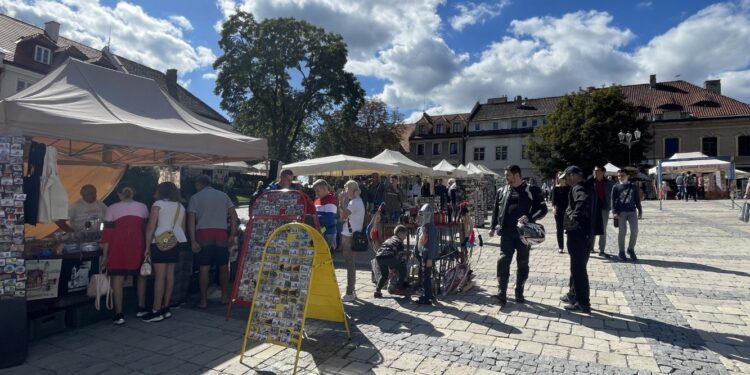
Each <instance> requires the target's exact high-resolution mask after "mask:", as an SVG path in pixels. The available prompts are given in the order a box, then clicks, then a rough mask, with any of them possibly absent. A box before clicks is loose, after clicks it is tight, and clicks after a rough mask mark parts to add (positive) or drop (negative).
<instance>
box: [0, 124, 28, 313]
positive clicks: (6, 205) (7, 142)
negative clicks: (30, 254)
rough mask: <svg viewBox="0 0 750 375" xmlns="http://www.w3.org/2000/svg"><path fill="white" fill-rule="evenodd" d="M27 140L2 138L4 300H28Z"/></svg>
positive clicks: (0, 293)
mask: <svg viewBox="0 0 750 375" xmlns="http://www.w3.org/2000/svg"><path fill="white" fill-rule="evenodd" d="M24 143H25V139H24V138H23V137H7V136H0V171H2V177H0V192H2V196H1V197H0V271H2V272H0V300H3V299H10V298H24V299H25V298H26V274H27V273H26V264H25V261H24V259H23V250H24V246H23V243H24V234H23V230H24V211H23V204H24V201H25V200H26V194H24V192H23V145H24Z"/></svg>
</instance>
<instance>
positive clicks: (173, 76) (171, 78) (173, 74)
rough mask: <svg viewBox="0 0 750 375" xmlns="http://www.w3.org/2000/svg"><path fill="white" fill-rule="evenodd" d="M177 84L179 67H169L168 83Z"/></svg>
mask: <svg viewBox="0 0 750 375" xmlns="http://www.w3.org/2000/svg"><path fill="white" fill-rule="evenodd" d="M176 84H177V69H167V85H176Z"/></svg>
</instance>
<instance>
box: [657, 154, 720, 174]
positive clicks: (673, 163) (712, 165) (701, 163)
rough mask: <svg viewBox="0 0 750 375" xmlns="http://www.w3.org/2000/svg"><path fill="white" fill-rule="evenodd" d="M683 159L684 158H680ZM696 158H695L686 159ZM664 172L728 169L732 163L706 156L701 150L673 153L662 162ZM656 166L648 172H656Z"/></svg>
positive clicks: (702, 171)
mask: <svg viewBox="0 0 750 375" xmlns="http://www.w3.org/2000/svg"><path fill="white" fill-rule="evenodd" d="M678 159H683V160H678ZM684 159H694V160H684ZM661 166H662V174H673V173H682V172H687V171H690V172H696V173H710V172H716V171H719V170H724V171H728V170H729V167H730V166H731V163H730V162H728V161H724V160H719V159H716V158H712V157H709V156H706V155H705V154H703V153H700V152H685V153H678V154H674V155H672V157H670V158H669V159H668V160H667V161H663V162H662V163H661ZM656 168H657V167H653V168H651V169H649V170H648V174H656Z"/></svg>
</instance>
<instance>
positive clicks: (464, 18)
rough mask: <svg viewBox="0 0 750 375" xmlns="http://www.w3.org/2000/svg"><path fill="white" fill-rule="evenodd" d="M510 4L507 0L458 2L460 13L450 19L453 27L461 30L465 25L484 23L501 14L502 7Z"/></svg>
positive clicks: (457, 7) (457, 6)
mask: <svg viewBox="0 0 750 375" xmlns="http://www.w3.org/2000/svg"><path fill="white" fill-rule="evenodd" d="M509 4H510V2H509V1H507V0H500V1H497V2H495V3H479V4H477V3H471V2H470V3H466V4H457V5H456V9H457V10H458V14H457V15H455V16H453V17H452V18H451V20H450V24H451V27H452V28H453V29H454V30H458V31H461V30H463V28H464V27H466V26H470V25H474V24H477V23H484V22H486V21H487V20H489V19H492V18H495V17H497V16H499V15H500V12H501V11H502V9H503V8H504V7H506V6H508V5H509Z"/></svg>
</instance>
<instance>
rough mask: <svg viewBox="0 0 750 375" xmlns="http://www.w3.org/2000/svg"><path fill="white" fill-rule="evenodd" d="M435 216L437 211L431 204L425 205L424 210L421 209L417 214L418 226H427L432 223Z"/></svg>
mask: <svg viewBox="0 0 750 375" xmlns="http://www.w3.org/2000/svg"><path fill="white" fill-rule="evenodd" d="M434 214H435V209H434V208H432V206H431V205H430V204H429V203H425V204H424V205H422V208H420V209H419V213H417V224H418V225H425V224H429V223H432V220H433V215H434Z"/></svg>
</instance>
